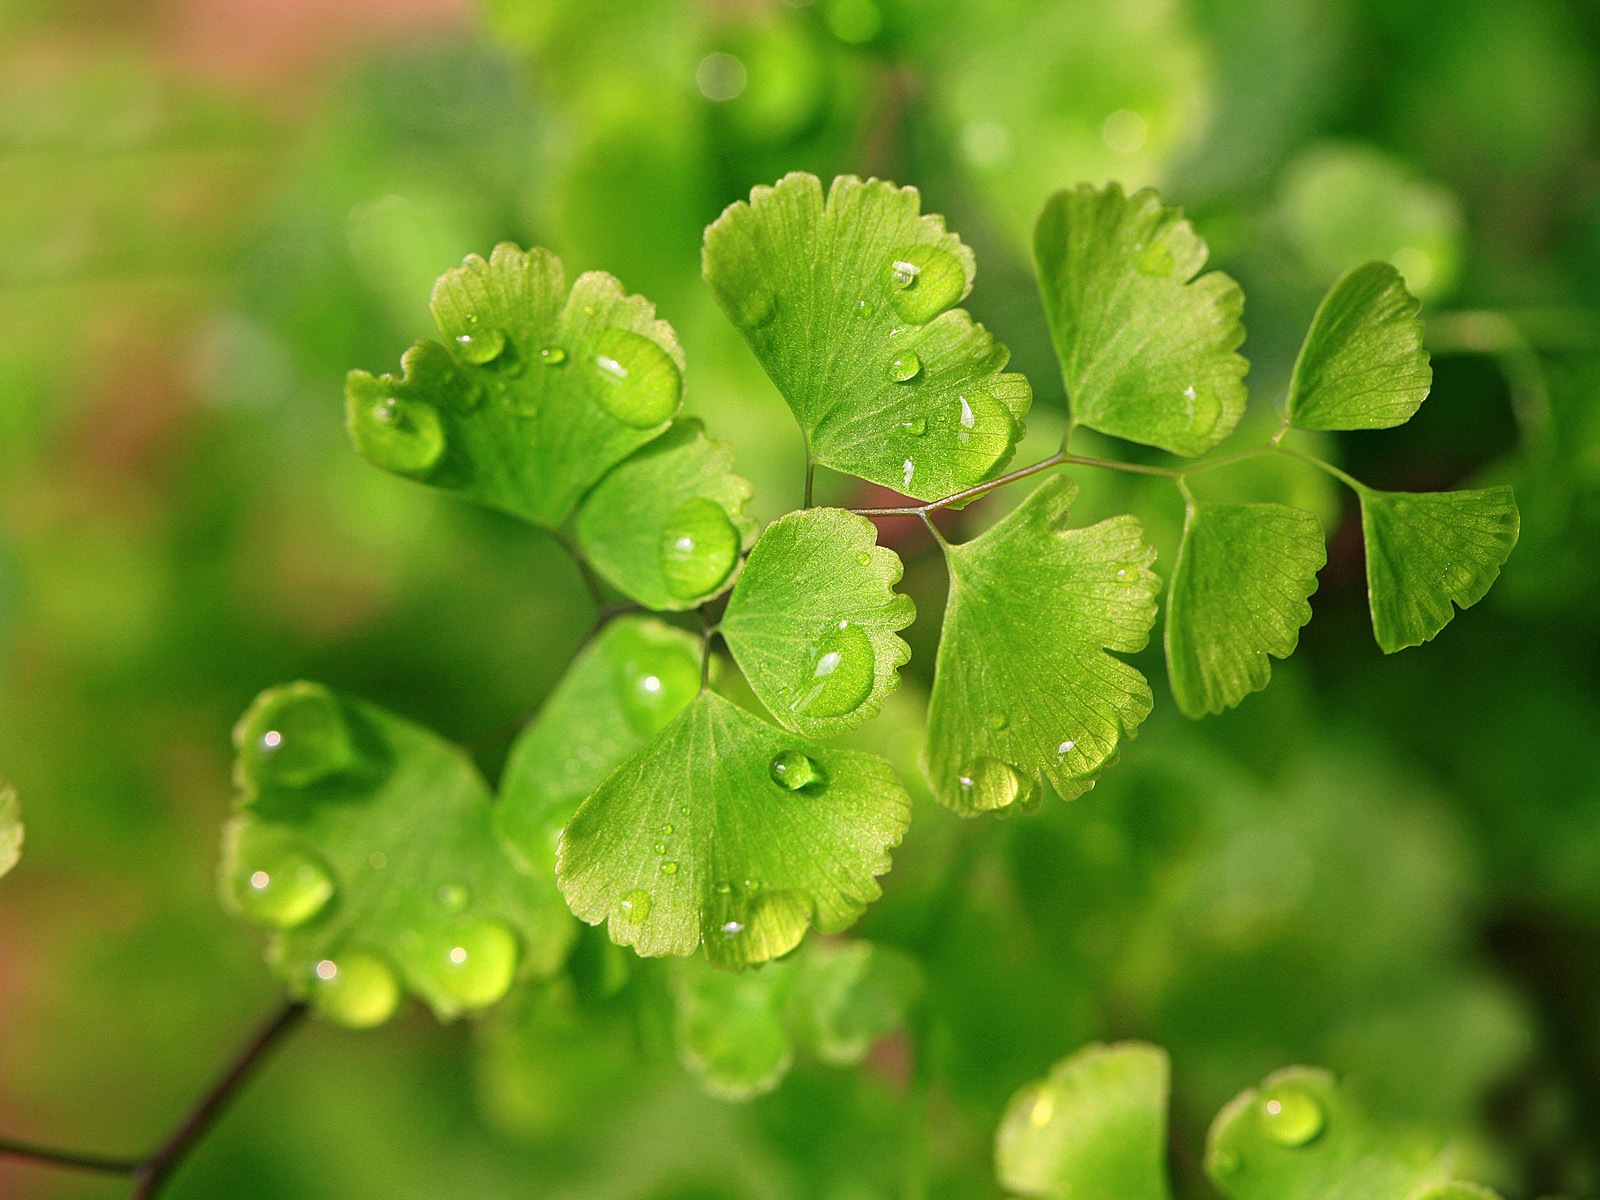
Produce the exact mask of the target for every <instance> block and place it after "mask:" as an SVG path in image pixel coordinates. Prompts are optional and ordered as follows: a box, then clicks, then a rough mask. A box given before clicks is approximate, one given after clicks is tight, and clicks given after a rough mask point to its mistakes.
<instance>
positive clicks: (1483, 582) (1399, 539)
mask: <svg viewBox="0 0 1600 1200" xmlns="http://www.w3.org/2000/svg"><path fill="white" fill-rule="evenodd" d="M1357 494H1358V496H1359V497H1360V499H1361V527H1362V532H1363V534H1364V536H1365V541H1366V548H1367V598H1368V602H1369V604H1370V606H1371V609H1372V631H1373V633H1374V635H1375V636H1376V637H1377V639H1378V645H1379V646H1381V647H1383V651H1384V653H1385V654H1393V653H1394V652H1395V651H1397V650H1403V649H1405V648H1406V647H1407V646H1418V645H1421V644H1422V643H1423V642H1426V641H1428V640H1429V639H1430V638H1432V637H1433V636H1434V635H1435V634H1437V633H1438V632H1439V631H1440V630H1441V629H1443V628H1444V627H1445V626H1446V625H1448V624H1449V623H1450V619H1451V618H1452V617H1454V616H1455V608H1453V607H1451V605H1452V603H1454V604H1455V605H1456V606H1457V607H1460V608H1470V607H1471V606H1472V605H1474V604H1476V603H1477V602H1478V601H1479V600H1482V599H1483V597H1484V595H1485V593H1487V592H1488V590H1489V588H1490V586H1491V585H1492V584H1493V583H1494V581H1495V579H1496V578H1498V577H1499V574H1500V567H1501V566H1502V565H1503V564H1504V563H1505V561H1506V559H1507V558H1509V557H1510V556H1511V550H1512V548H1513V547H1514V546H1515V545H1516V544H1517V530H1518V527H1519V518H1518V515H1517V502H1516V499H1515V497H1514V496H1513V495H1512V494H1511V489H1510V488H1509V487H1504V486H1500V487H1491V488H1483V489H1481V490H1477V491H1460V492H1380V491H1377V490H1375V489H1372V488H1360V489H1359V490H1358V492H1357Z"/></svg>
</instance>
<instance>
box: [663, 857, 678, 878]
mask: <svg viewBox="0 0 1600 1200" xmlns="http://www.w3.org/2000/svg"><path fill="white" fill-rule="evenodd" d="M661 873H662V874H663V875H676V874H677V873H678V864H677V863H675V862H673V861H672V860H671V859H668V860H667V861H666V862H664V863H662V864H661Z"/></svg>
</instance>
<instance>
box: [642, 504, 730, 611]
mask: <svg viewBox="0 0 1600 1200" xmlns="http://www.w3.org/2000/svg"><path fill="white" fill-rule="evenodd" d="M659 555H660V561H661V579H662V582H663V583H665V584H666V586H667V591H669V592H671V593H672V594H673V595H674V596H677V597H679V598H680V599H683V600H692V599H694V598H695V597H698V596H704V595H706V594H707V593H709V592H714V591H716V590H717V587H718V586H719V585H720V584H721V583H722V581H723V580H725V579H726V578H727V577H728V574H729V572H731V571H732V570H733V564H734V563H736V562H738V561H739V531H738V530H737V529H735V528H734V527H733V522H732V521H730V520H729V519H728V514H727V511H726V510H725V509H724V508H723V507H722V505H720V504H718V503H717V502H716V501H715V500H708V499H706V498H705V497H704V496H696V497H694V498H693V499H692V500H686V501H684V502H683V503H682V504H681V505H679V506H678V507H677V509H676V510H674V512H673V513H672V515H671V516H670V517H668V518H667V522H666V524H665V525H663V526H662V527H661V543H660V550H659Z"/></svg>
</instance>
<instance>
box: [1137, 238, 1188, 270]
mask: <svg viewBox="0 0 1600 1200" xmlns="http://www.w3.org/2000/svg"><path fill="white" fill-rule="evenodd" d="M1133 264H1134V266H1136V267H1138V269H1139V270H1141V271H1143V272H1144V273H1145V274H1146V275H1171V274H1172V269H1173V268H1174V267H1175V266H1177V263H1176V261H1175V260H1174V259H1173V257H1172V251H1171V250H1169V249H1167V244H1166V243H1165V242H1159V241H1158V242H1151V243H1150V244H1149V245H1148V246H1146V247H1145V248H1144V249H1143V250H1140V251H1139V252H1138V253H1137V254H1136V255H1135V257H1134V260H1133Z"/></svg>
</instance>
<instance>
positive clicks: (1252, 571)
mask: <svg viewBox="0 0 1600 1200" xmlns="http://www.w3.org/2000/svg"><path fill="white" fill-rule="evenodd" d="M1327 558H1328V552H1327V546H1326V545H1325V543H1324V541H1323V535H1322V524H1321V522H1319V521H1318V520H1317V518H1316V517H1314V516H1312V515H1311V514H1310V513H1308V512H1304V511H1302V510H1301V509H1298V508H1291V507H1289V506H1288V505H1287V504H1191V505H1190V506H1189V509H1188V513H1187V515H1186V516H1185V518H1184V522H1183V541H1182V543H1181V544H1180V545H1179V547H1178V562H1177V565H1176V566H1175V567H1174V568H1173V571H1172V588H1171V590H1170V591H1169V592H1168V596H1167V628H1166V650H1167V672H1168V676H1169V678H1170V679H1171V682H1172V694H1173V696H1174V697H1175V698H1176V699H1177V701H1178V707H1179V708H1180V709H1182V710H1183V712H1184V713H1185V714H1186V715H1188V716H1191V717H1200V716H1204V715H1205V714H1206V713H1218V712H1221V711H1222V710H1223V709H1225V708H1231V707H1232V706H1233V705H1235V704H1238V703H1239V701H1241V700H1243V699H1244V698H1245V697H1246V696H1248V695H1249V694H1250V693H1251V692H1259V691H1260V690H1261V689H1262V688H1264V687H1266V686H1267V680H1268V678H1269V677H1270V676H1271V674H1272V664H1271V662H1270V660H1269V659H1268V657H1267V656H1268V655H1269V654H1270V655H1272V656H1273V657H1276V658H1288V657H1289V655H1291V654H1293V653H1294V648H1295V644H1296V643H1297V642H1298V641H1299V639H1300V627H1301V626H1302V625H1304V624H1305V623H1306V622H1307V621H1309V620H1310V619H1311V606H1310V605H1309V604H1307V603H1306V599H1307V597H1309V596H1310V595H1311V593H1312V592H1314V591H1315V590H1316V587H1317V572H1318V571H1320V570H1321V569H1322V565H1323V563H1325V562H1326V561H1327Z"/></svg>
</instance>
